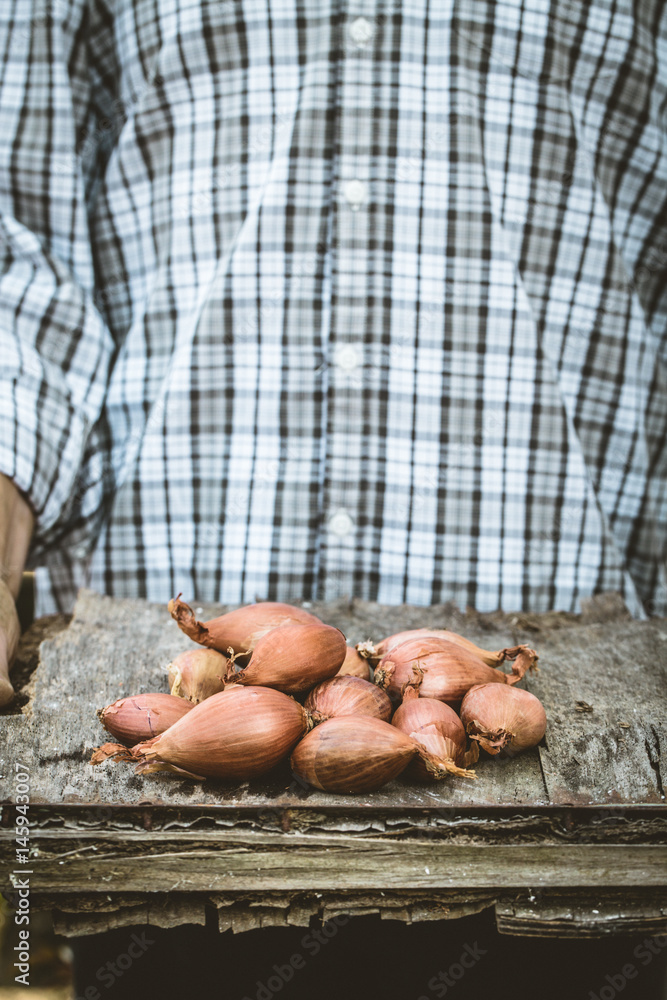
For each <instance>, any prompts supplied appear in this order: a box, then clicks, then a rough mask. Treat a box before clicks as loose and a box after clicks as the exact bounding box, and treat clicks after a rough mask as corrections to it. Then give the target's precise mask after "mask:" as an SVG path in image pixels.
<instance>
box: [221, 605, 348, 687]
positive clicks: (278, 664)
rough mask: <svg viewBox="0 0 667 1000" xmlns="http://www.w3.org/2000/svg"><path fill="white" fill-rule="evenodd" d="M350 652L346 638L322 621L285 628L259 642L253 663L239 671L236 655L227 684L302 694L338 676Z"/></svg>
mask: <svg viewBox="0 0 667 1000" xmlns="http://www.w3.org/2000/svg"><path fill="white" fill-rule="evenodd" d="M346 649H347V646H346V644H345V636H344V635H343V633H342V632H341V631H340V630H339V629H337V628H334V627H333V626H332V625H325V624H324V623H323V622H320V621H318V622H315V623H312V624H311V623H306V624H301V623H297V624H287V625H281V626H280V627H279V628H274V629H272V630H271V631H270V632H268V633H267V634H266V635H264V636H262V638H261V639H259V640H258V641H257V644H256V646H255V648H254V650H253V653H252V656H251V657H250V661H249V663H248V664H247V666H245V667H243V668H242V669H241V670H237V669H236V663H235V660H236V657H235V656H234V655H232V657H231V659H230V662H229V665H228V668H227V675H226V677H227V681H228V682H231V683H234V684H250V685H258V686H262V687H264V686H266V687H272V688H276V689H277V690H278V691H283V692H285V693H286V694H301V693H303V692H305V691H309V690H310V689H311V688H312V687H314V686H315V684H318V683H319V682H320V681H324V680H327V679H328V678H329V677H334V676H335V675H336V674H337V673H338V671H339V669H340V667H341V665H342V663H343V660H344V659H345V650H346Z"/></svg>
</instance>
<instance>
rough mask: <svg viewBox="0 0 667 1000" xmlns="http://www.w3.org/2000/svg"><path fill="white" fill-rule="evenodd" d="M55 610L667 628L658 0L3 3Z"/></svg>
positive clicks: (19, 349) (5, 262)
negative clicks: (322, 609)
mask: <svg viewBox="0 0 667 1000" xmlns="http://www.w3.org/2000/svg"><path fill="white" fill-rule="evenodd" d="M0 18H1V20H2V23H1V25H0V61H1V64H2V65H1V68H0V74H1V81H0V100H1V105H0V209H1V211H2V223H1V225H2V229H1V251H0V253H1V265H0V272H1V274H2V278H1V281H0V351H1V355H0V360H1V364H2V372H1V380H0V470H1V471H3V472H5V473H6V474H7V475H9V476H11V477H13V478H14V480H15V481H16V483H17V484H18V485H19V487H20V488H21V489H22V490H24V491H25V492H26V493H27V494H28V496H29V497H30V498H31V501H32V503H33V505H34V507H35V510H36V512H37V515H38V530H37V535H36V538H35V545H34V551H33V555H32V563H33V564H34V565H35V566H37V567H39V570H38V585H39V608H38V610H39V611H46V610H49V609H50V608H53V607H56V606H57V607H60V608H67V607H69V606H70V605H71V603H72V600H73V597H74V594H75V591H76V589H77V587H78V586H80V585H81V584H86V585H88V586H92V587H93V588H95V589H98V590H101V591H105V592H107V593H111V594H116V595H139V596H142V597H147V598H149V599H152V600H157V601H166V600H167V599H168V598H169V597H171V596H173V595H174V594H175V593H177V592H178V591H183V592H184V595H185V596H186V597H188V598H192V597H195V598H200V599H208V600H219V601H223V602H230V603H232V602H241V601H244V602H246V601H252V600H255V599H256V598H257V597H259V598H269V599H280V600H291V599H299V598H305V599H309V598H315V597H317V598H322V599H330V598H334V597H336V596H339V595H343V594H350V595H357V596H359V597H363V598H366V599H370V600H377V601H380V602H384V603H389V604H393V603H400V602H404V601H405V602H409V603H414V604H431V603H439V602H442V601H446V600H450V599H453V600H455V601H456V602H458V603H459V604H461V605H465V604H470V605H474V606H475V607H477V608H478V609H480V610H490V609H495V608H497V607H502V608H505V609H519V608H524V609H534V610H544V609H548V608H564V609H572V610H576V609H577V608H578V607H579V602H580V599H581V598H582V597H586V596H587V595H590V594H592V593H594V592H596V591H601V590H619V591H621V592H622V593H623V594H624V596H625V599H626V601H627V603H628V605H629V606H630V608H631V609H632V610H633V612H634V613H636V614H640V615H641V614H644V613H645V612H648V613H663V614H664V613H665V612H666V610H667V585H666V573H665V570H666V541H667V517H666V514H667V489H666V485H667V454H666V440H667V433H666V432H667V368H666V362H667V355H666V336H665V334H666V322H665V320H666V315H667V284H666V282H665V273H666V265H667V211H666V198H667V191H666V183H665V182H666V178H667V145H666V141H667V140H666V135H667V130H666V128H665V121H666V119H665V114H666V101H667V96H666V79H667V8H666V7H665V6H664V4H663V3H662V2H661V0H644V2H642V3H633V2H631V0H618V2H612V0H600V2H592V3H579V2H574V0H551V2H549V0H430V2H429V0H406V2H401V3H399V2H392V0H385V2H382V0H378V2H375V0H364V2H363V3H360V2H357V0H352V2H350V3H343V2H336V0H4V2H3V5H2V8H1V12H0Z"/></svg>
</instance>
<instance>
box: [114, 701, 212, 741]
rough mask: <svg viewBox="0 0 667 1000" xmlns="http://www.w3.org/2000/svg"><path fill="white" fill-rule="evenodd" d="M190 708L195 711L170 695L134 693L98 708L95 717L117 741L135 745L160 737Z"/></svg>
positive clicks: (189, 703)
mask: <svg viewBox="0 0 667 1000" xmlns="http://www.w3.org/2000/svg"><path fill="white" fill-rule="evenodd" d="M191 708H194V706H193V705H192V703H191V702H189V701H185V700H184V699H183V698H175V697H173V696H172V695H170V694H161V693H157V694H135V695H132V696H131V697H129V698H119V699H118V701H114V702H113V704H112V705H107V706H106V708H101V709H100V710H99V711H98V713H97V717H98V719H99V720H100V722H101V723H102V725H103V726H104V728H105V729H106V730H107V732H109V733H111V735H112V736H114V737H115V738H116V739H117V740H120V742H121V743H125V744H127V745H128V746H134V744H135V743H140V742H141V741H142V740H150V739H152V738H153V736H160V734H161V733H164V732H165V730H167V729H169V727H170V726H173V724H174V723H175V722H177V721H178V720H179V719H182V718H183V716H184V715H186V714H187V713H188V712H189V711H190V709H191Z"/></svg>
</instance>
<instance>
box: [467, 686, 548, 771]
mask: <svg viewBox="0 0 667 1000" xmlns="http://www.w3.org/2000/svg"><path fill="white" fill-rule="evenodd" d="M461 722H462V723H463V725H464V726H465V728H466V732H467V734H468V736H469V737H470V739H471V740H476V741H477V742H478V743H479V745H480V746H481V747H482V749H483V750H486V752H487V753H489V754H491V755H492V756H494V757H495V756H496V755H497V754H499V753H500V752H501V751H503V752H504V753H505V754H507V755H508V756H513V755H514V754H517V753H521V752H522V751H523V750H528V749H529V748H530V747H534V746H537V744H538V743H539V742H540V740H541V739H542V737H543V736H544V734H545V732H546V728H547V716H546V713H545V711H544V707H543V705H542V702H541V701H540V700H539V698H536V697H535V695H534V694H531V692H530V691H524V690H523V689H522V688H515V687H499V686H498V685H497V684H480V685H478V686H477V687H473V688H471V689H470V691H468V693H467V694H466V696H465V698H464V699H463V703H462V704H461Z"/></svg>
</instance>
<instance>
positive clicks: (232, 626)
mask: <svg viewBox="0 0 667 1000" xmlns="http://www.w3.org/2000/svg"><path fill="white" fill-rule="evenodd" d="M180 596H181V595H180V594H179V595H178V597H175V598H174V599H173V600H171V601H169V605H168V607H169V612H170V614H171V616H172V618H174V619H175V621H176V622H177V623H178V627H179V628H180V629H181V630H182V631H183V632H185V634H186V635H187V636H189V637H190V638H191V639H192V640H194V642H198V643H199V645H200V646H208V647H210V648H211V649H217V650H218V651H219V652H221V653H226V652H227V651H228V650H229V648H230V647H231V649H233V651H234V652H235V653H236V654H237V655H239V656H243V655H244V654H246V653H249V652H252V650H253V649H254V648H255V645H256V643H257V641H258V640H259V639H261V638H262V636H264V635H266V633H267V632H270V631H271V629H274V628H278V627H279V626H280V625H285V624H290V623H292V624H293V623H294V622H302V623H303V624H313V623H315V622H317V623H320V619H319V618H317V617H316V616H315V615H311V614H310V612H308V611H304V610H303V608H295V607H292V605H291V604H279V603H277V602H275V601H262V602H261V603H260V604H246V605H245V607H243V608H237V609H236V610H235V611H228V612H227V613H226V614H224V615H220V616H219V617H218V618H211V620H210V621H207V622H200V621H197V619H196V618H195V616H194V612H193V610H192V608H191V607H189V605H187V604H186V603H185V602H184V601H181V600H180Z"/></svg>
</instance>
